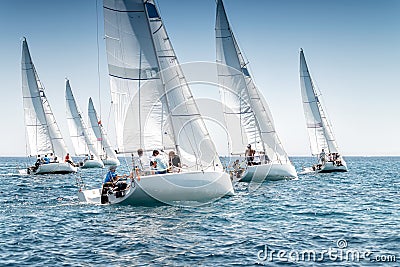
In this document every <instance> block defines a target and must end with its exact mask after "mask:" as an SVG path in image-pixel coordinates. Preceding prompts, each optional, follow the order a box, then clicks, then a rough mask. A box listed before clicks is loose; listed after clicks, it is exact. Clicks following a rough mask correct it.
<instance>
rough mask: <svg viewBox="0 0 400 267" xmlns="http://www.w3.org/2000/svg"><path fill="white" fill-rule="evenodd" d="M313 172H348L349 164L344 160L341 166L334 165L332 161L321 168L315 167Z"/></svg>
mask: <svg viewBox="0 0 400 267" xmlns="http://www.w3.org/2000/svg"><path fill="white" fill-rule="evenodd" d="M313 170H314V171H316V172H321V173H328V172H347V171H348V170H347V164H346V162H345V161H344V160H342V164H341V165H340V166H338V165H336V164H333V162H332V161H328V162H325V164H324V165H322V166H321V167H320V168H318V167H317V166H315V165H314V166H313Z"/></svg>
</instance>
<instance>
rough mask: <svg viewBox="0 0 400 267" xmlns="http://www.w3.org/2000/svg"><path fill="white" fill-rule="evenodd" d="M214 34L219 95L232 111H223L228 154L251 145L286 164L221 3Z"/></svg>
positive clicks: (266, 110) (286, 158) (267, 112)
mask: <svg viewBox="0 0 400 267" xmlns="http://www.w3.org/2000/svg"><path fill="white" fill-rule="evenodd" d="M215 33H216V47H217V59H216V62H217V63H219V64H218V66H217V70H218V82H219V84H220V95H221V99H222V102H223V103H224V104H225V106H227V107H229V108H230V109H231V110H233V111H234V112H226V111H225V110H224V115H225V124H226V127H227V129H228V132H229V133H230V134H231V140H232V152H231V153H233V154H244V150H245V148H246V146H247V144H251V145H252V147H253V149H256V150H258V151H261V152H263V153H265V154H266V155H267V156H268V157H269V158H270V159H271V160H276V161H277V162H278V163H289V164H290V161H289V158H288V156H287V154H286V152H285V150H284V148H283V146H282V143H281V141H280V139H279V137H278V135H277V133H276V131H275V126H274V123H273V120H272V115H271V112H270V111H269V108H268V105H267V102H266V101H265V99H264V97H263V96H262V95H261V93H260V91H259V90H258V88H257V87H256V85H255V84H254V81H253V80H252V78H251V75H250V73H249V70H248V68H247V65H248V64H249V63H248V62H246V60H245V59H244V57H243V54H242V52H241V51H240V48H239V46H238V43H237V41H236V39H235V36H234V34H233V32H232V30H231V27H230V25H229V22H228V18H227V15H226V12H225V8H224V5H223V2H222V0H218V1H217V15H216V26H215ZM225 108H226V107H225ZM237 114H240V115H242V116H240V121H241V124H240V128H242V129H240V128H239V127H238V125H237V124H236V123H233V122H234V121H235V120H234V118H233V116H236V115H237ZM238 128H239V129H238Z"/></svg>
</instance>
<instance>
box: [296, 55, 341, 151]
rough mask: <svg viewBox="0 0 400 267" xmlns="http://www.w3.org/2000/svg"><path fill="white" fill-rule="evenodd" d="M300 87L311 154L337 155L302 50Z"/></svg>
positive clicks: (334, 141) (336, 149)
mask: <svg viewBox="0 0 400 267" xmlns="http://www.w3.org/2000/svg"><path fill="white" fill-rule="evenodd" d="M300 87H301V92H302V99H303V108H304V115H305V118H306V123H307V129H308V133H309V138H310V144H311V153H312V154H313V155H318V154H319V153H320V152H321V151H322V149H324V150H325V151H329V152H330V153H338V147H337V144H336V140H335V138H334V136H333V132H332V128H331V126H330V123H329V121H328V119H327V116H326V113H325V112H324V109H323V107H322V104H321V102H320V100H319V96H318V94H317V92H316V88H315V86H314V83H313V80H312V78H311V75H310V72H309V70H308V66H307V62H306V59H305V56H304V52H303V50H302V49H301V50H300Z"/></svg>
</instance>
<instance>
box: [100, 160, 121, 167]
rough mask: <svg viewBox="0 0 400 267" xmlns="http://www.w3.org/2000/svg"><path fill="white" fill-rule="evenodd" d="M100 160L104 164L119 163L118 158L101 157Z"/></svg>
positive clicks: (116, 164) (117, 164)
mask: <svg viewBox="0 0 400 267" xmlns="http://www.w3.org/2000/svg"><path fill="white" fill-rule="evenodd" d="M102 161H103V164H104V165H115V166H119V165H121V163H120V162H119V160H118V159H111V158H109V159H102Z"/></svg>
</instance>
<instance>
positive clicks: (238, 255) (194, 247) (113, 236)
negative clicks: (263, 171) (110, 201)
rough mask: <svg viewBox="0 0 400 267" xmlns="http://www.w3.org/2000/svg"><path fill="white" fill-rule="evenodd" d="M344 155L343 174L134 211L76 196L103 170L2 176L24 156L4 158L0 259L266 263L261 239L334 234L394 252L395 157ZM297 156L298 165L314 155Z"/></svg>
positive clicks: (399, 244) (278, 242)
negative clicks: (213, 199)
mask: <svg viewBox="0 0 400 267" xmlns="http://www.w3.org/2000/svg"><path fill="white" fill-rule="evenodd" d="M347 161H348V166H349V169H350V171H349V172H348V173H334V174H324V175H322V174H308V175H300V176H299V179H298V180H293V181H280V182H279V181H278V182H265V183H264V184H263V185H261V186H260V187H259V188H258V189H257V190H256V191H251V190H247V188H246V185H245V184H236V185H235V189H236V195H235V196H233V197H230V198H224V199H221V200H220V201H217V202H215V203H211V204H208V205H205V206H201V207H171V206H157V207H131V206H100V205H87V204H81V203H79V202H78V200H77V188H76V186H75V179H76V175H79V176H81V177H82V178H83V179H84V181H85V182H87V183H88V184H89V185H90V186H93V187H94V186H99V184H100V183H101V177H103V176H104V174H105V172H106V170H105V169H103V170H84V171H80V172H79V173H78V174H76V175H74V174H71V175H54V176H51V175H43V176H34V177H31V176H26V175H25V176H24V175H14V174H11V175H8V174H7V173H9V172H10V168H11V167H13V166H14V167H15V166H17V165H18V164H19V165H20V166H21V165H23V163H24V162H23V161H21V159H18V158H13V159H5V158H3V159H1V158H0V177H1V178H0V179H2V180H3V181H2V182H1V183H0V205H1V207H2V209H0V217H1V220H0V235H1V237H2V241H1V242H2V243H1V246H0V265H2V266H7V265H16V266H24V265H26V266H57V265H58V266H63V265H66V266H94V265H100V266H122V265H126V266H133V265H136V266H139V265H141V266H148V265H154V266H161V265H167V266H168V265H170V266H192V265H195V266H245V265H257V264H260V263H262V262H260V261H259V260H258V259H257V253H258V252H259V251H260V250H262V249H264V247H265V245H267V246H268V247H269V248H271V249H275V250H278V249H282V250H288V251H289V250H298V251H299V250H303V249H316V250H322V249H328V248H330V247H331V248H335V247H336V246H337V244H336V242H337V240H338V239H345V240H346V241H347V243H348V247H349V248H351V249H359V250H362V249H371V250H373V251H375V252H376V253H378V252H382V253H383V252H385V253H386V254H390V253H392V254H396V253H397V254H398V258H400V254H399V251H400V238H399V230H398V229H399V228H398V226H399V225H400V200H399V199H400V197H399V196H400V174H399V169H400V158H348V159H347ZM293 162H294V164H295V166H296V168H297V169H298V170H300V169H301V167H302V166H307V165H309V164H311V162H312V160H311V159H309V158H294V159H293ZM124 168H125V169H126V170H128V169H129V168H127V167H121V172H123V171H125V169H124ZM275 265H279V266H280V265H282V264H279V263H277V262H268V266H275ZM309 265H310V264H309V263H308V264H307V263H306V262H298V263H297V264H296V266H309ZM318 265H320V266H332V261H329V260H325V261H323V262H321V263H319V264H318ZM340 265H343V266H354V265H358V266H375V265H372V264H371V263H369V262H362V263H359V264H355V263H352V262H341V264H340Z"/></svg>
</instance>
